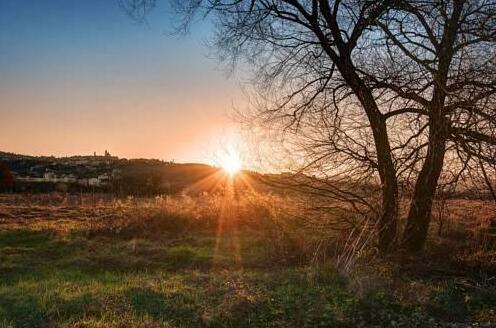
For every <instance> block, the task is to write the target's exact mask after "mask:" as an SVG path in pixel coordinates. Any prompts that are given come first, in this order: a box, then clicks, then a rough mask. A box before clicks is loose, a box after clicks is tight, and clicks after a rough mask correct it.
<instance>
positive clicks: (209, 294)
mask: <svg viewBox="0 0 496 328" xmlns="http://www.w3.org/2000/svg"><path fill="white" fill-rule="evenodd" d="M292 204H293V205H292ZM291 206H293V207H291ZM297 208H298V204H297V203H295V202H294V201H290V200H289V199H285V198H281V197H276V196H271V195H263V196H262V195H245V196H244V197H243V198H241V199H238V198H237V199H234V198H232V197H228V196H223V195H203V196H198V197H195V198H190V197H177V198H161V197H158V198H152V199H134V198H127V199H113V198H111V197H108V196H90V195H87V196H82V197H76V196H64V195H37V196H26V195H22V196H20V195H17V196H16V195H0V327H319V326H320V327H467V326H474V327H493V326H495V325H496V310H495V308H496V278H495V277H496V270H495V266H494V265H495V263H496V250H495V244H496V242H495V239H494V236H491V235H490V232H491V230H490V229H492V227H491V222H490V218H491V215H493V213H494V210H495V208H494V207H493V205H491V204H490V203H488V202H483V201H473V200H472V201H461V200H454V201H450V202H449V204H448V208H449V213H450V216H449V217H448V218H446V217H445V218H443V220H440V219H441V217H439V218H438V220H437V221H436V220H435V222H439V223H441V222H442V226H443V227H442V229H441V230H439V233H440V235H441V236H440V237H437V236H436V238H433V239H432V240H431V241H430V242H429V245H428V249H427V250H426V253H425V254H423V255H420V256H416V257H409V256H407V255H395V256H394V257H392V258H383V257H380V256H378V255H377V252H376V251H375V250H374V248H373V247H372V246H367V247H360V248H359V249H356V251H355V252H351V251H348V250H349V249H350V247H351V248H353V247H355V246H356V244H355V243H353V242H351V241H350V240H352V239H353V238H350V235H349V233H348V232H347V233H346V234H344V233H343V232H336V231H335V232H329V231H330V230H329V229H319V225H318V224H317V222H312V223H311V224H308V222H307V223H304V222H303V220H302V219H301V218H299V216H298V215H297V214H298V213H297ZM324 230H325V231H326V232H325V233H324V232H323V231H324ZM433 232H434V233H436V234H437V233H438V231H437V230H435V229H434V231H433ZM331 234H332V235H331Z"/></svg>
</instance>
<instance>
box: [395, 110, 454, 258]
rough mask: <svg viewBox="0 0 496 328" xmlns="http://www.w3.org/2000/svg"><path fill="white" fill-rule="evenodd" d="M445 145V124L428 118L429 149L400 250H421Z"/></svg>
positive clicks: (429, 219) (416, 185) (441, 166)
mask: <svg viewBox="0 0 496 328" xmlns="http://www.w3.org/2000/svg"><path fill="white" fill-rule="evenodd" d="M445 144H446V124H445V122H444V120H443V118H442V116H441V114H440V115H438V117H437V118H433V119H431V125H430V127H429V148H428V150H427V157H426V159H425V162H424V165H423V166H422V169H421V171H420V174H419V177H418V179H417V182H416V184H415V191H414V194H413V197H412V202H411V204H410V210H409V213H408V218H407V224H406V228H405V231H404V233H403V240H402V247H403V248H405V249H406V250H408V251H411V252H417V251H420V250H422V248H423V246H424V244H425V241H426V239H427V233H428V230H429V225H430V221H431V214H432V202H433V199H434V196H435V193H436V188H437V183H438V180H439V176H440V175H441V171H442V169H443V163H444V154H445Z"/></svg>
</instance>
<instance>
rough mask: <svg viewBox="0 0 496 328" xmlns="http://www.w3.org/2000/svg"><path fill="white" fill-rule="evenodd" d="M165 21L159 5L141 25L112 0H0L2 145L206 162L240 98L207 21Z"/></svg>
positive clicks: (166, 12) (241, 101) (40, 151)
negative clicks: (179, 27)
mask: <svg viewBox="0 0 496 328" xmlns="http://www.w3.org/2000/svg"><path fill="white" fill-rule="evenodd" d="M164 2H165V1H164ZM172 27H173V16H172V14H171V13H170V12H169V10H168V8H167V6H166V5H165V4H162V5H160V6H158V7H157V8H155V10H154V11H153V12H152V13H151V14H150V15H149V17H148V19H147V22H146V23H144V24H142V23H137V22H135V21H133V20H132V19H131V18H130V17H128V16H127V15H126V13H125V12H124V11H123V10H122V8H121V7H120V6H119V4H118V0H98V1H97V0H43V1H42V0H0V76H1V78H0V150H4V151H12V152H18V153H28V154H37V155H40V154H46V155H52V154H53V155H59V156H65V155H72V154H86V153H93V151H97V152H99V153H101V152H103V150H104V149H108V150H110V151H111V152H112V153H114V154H116V155H118V156H122V157H155V158H162V159H175V160H178V161H206V160H208V157H209V154H210V152H212V151H214V150H213V149H211V148H212V147H211V145H213V144H215V143H216V140H217V139H222V138H223V135H224V134H225V133H227V132H226V131H228V130H229V129H230V122H229V120H228V118H227V117H228V115H229V112H230V111H231V110H232V107H233V106H236V107H239V106H243V104H244V99H243V98H244V97H243V96H242V95H241V92H240V91H239V86H238V83H237V82H236V79H234V78H230V79H228V78H227V74H226V72H224V71H222V70H221V69H220V68H219V65H218V63H217V61H216V60H215V59H214V58H212V56H210V55H209V54H210V53H211V49H209V48H208V47H207V46H205V44H206V42H207V41H208V40H209V38H210V37H211V35H212V33H213V31H212V28H211V27H210V25H209V24H208V22H201V23H198V24H196V25H194V26H193V28H192V31H191V33H190V34H189V35H187V36H183V37H179V36H176V35H171V31H172V30H173V28H172Z"/></svg>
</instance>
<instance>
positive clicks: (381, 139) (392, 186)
mask: <svg viewBox="0 0 496 328" xmlns="http://www.w3.org/2000/svg"><path fill="white" fill-rule="evenodd" d="M357 80H358V81H359V82H358V85H354V84H352V86H355V93H356V94H357V96H358V98H359V100H360V102H361V104H362V106H363V107H364V109H365V112H366V113H367V117H368V119H369V122H370V126H371V128H372V134H373V137H374V143H375V148H376V151H377V166H378V171H379V177H380V179H381V189H382V214H381V217H380V219H379V225H378V235H379V238H378V247H379V250H380V251H381V252H382V253H385V252H387V251H388V250H389V249H390V247H391V245H392V244H393V243H394V242H395V240H396V235H397V226H398V208H399V206H398V205H399V201H398V179H397V177H396V168H395V167H394V163H393V156H392V152H391V145H390V143H389V137H388V132H387V125H386V119H385V118H384V116H383V115H382V114H381V113H380V111H379V109H378V108H377V104H376V102H375V100H374V97H373V95H372V94H371V93H370V92H369V91H368V89H367V88H366V87H365V85H363V82H362V81H361V80H359V79H358V78H357Z"/></svg>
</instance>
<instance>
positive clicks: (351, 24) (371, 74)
mask: <svg viewBox="0 0 496 328" xmlns="http://www.w3.org/2000/svg"><path fill="white" fill-rule="evenodd" d="M155 2H156V1H154V0H122V3H123V6H124V7H125V8H127V9H128V12H129V13H130V14H131V15H133V16H134V17H136V18H142V15H143V14H146V12H148V10H150V8H153V6H154V4H155ZM175 8H176V10H177V11H178V13H179V17H181V18H182V20H181V24H180V26H179V27H180V28H187V27H188V26H189V24H190V23H191V22H192V21H194V17H195V16H196V15H210V16H211V17H213V19H214V20H215V21H216V26H217V28H218V33H217V34H216V39H215V45H216V47H217V49H218V51H219V57H220V58H221V59H224V60H229V61H230V62H232V63H237V62H239V61H240V60H243V61H244V63H246V64H248V65H247V66H249V67H251V68H252V69H253V73H254V74H253V77H254V79H253V84H254V86H256V88H257V92H258V103H257V104H256V105H255V106H254V107H256V110H255V111H254V115H253V116H254V117H255V118H262V120H261V121H262V122H265V123H266V122H270V126H271V128H273V129H276V130H279V131H282V132H283V133H284V137H286V138H289V140H291V142H292V145H291V146H292V147H293V148H292V149H291V150H292V151H294V150H295V149H297V150H299V151H300V152H299V153H298V154H299V155H301V156H300V162H301V165H300V169H299V170H298V172H302V173H305V172H307V173H308V172H311V170H312V169H313V170H314V172H315V171H319V172H318V176H319V177H320V179H319V182H318V183H317V185H315V180H312V182H311V183H306V186H307V187H308V185H309V184H310V188H313V192H315V193H318V192H327V193H330V194H331V195H333V197H335V198H336V199H346V200H348V201H351V202H352V203H354V204H355V203H363V204H364V205H365V206H366V205H367V203H368V200H367V199H366V198H364V197H363V196H362V195H360V194H357V193H356V192H355V191H356V189H355V188H356V185H357V184H354V183H347V184H341V185H339V184H336V183H335V182H336V181H343V180H345V179H348V180H349V181H358V182H362V183H363V182H365V181H366V182H369V181H371V179H372V180H373V179H374V177H378V179H377V180H378V181H377V182H378V183H376V185H379V186H380V188H381V196H382V197H381V198H382V206H381V213H380V215H379V219H378V224H377V227H378V229H377V230H378V236H379V238H378V245H379V248H380V249H381V250H382V251H387V250H388V249H390V248H391V245H392V244H393V242H394V241H395V240H396V237H397V222H398V215H399V214H398V212H399V211H398V207H399V196H398V195H399V189H400V188H399V183H398V181H400V180H401V181H402V182H405V183H404V184H405V185H407V187H408V186H409V185H413V186H414V187H413V191H412V200H411V205H410V209H409V214H408V218H407V225H406V229H405V232H404V234H403V237H402V238H401V245H402V246H403V247H404V248H406V249H408V250H411V251H418V250H420V249H421V248H422V247H423V245H424V243H425V240H426V236H427V232H428V228H429V224H430V219H431V211H432V202H433V199H434V197H435V193H436V190H437V186H438V183H439V180H440V179H441V177H442V174H443V171H445V172H448V171H449V172H452V175H453V176H454V177H453V178H452V180H453V181H456V180H457V179H458V177H459V176H460V175H461V174H464V172H466V171H467V170H473V169H475V167H481V166H480V165H479V162H480V161H483V162H487V163H494V162H495V145H496V135H495V131H496V114H495V103H496V99H495V95H496V64H495V62H496V51H495V43H496V3H495V2H494V1H490V0H471V1H469V0H446V1H406V0H396V1H393V0H378V1H370V0H341V1H339V0H335V1H329V0H245V1H243V0H232V1H221V0H219V1H202V0H189V1H176V2H175ZM288 132H289V133H288ZM288 135H289V137H287V136H288ZM286 140H287V139H286ZM446 158H448V159H449V161H445V159H446ZM470 163H476V165H470ZM300 182H301V181H300ZM300 182H298V184H301V183H300ZM312 184H313V185H312ZM343 189H344V190H343Z"/></svg>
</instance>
